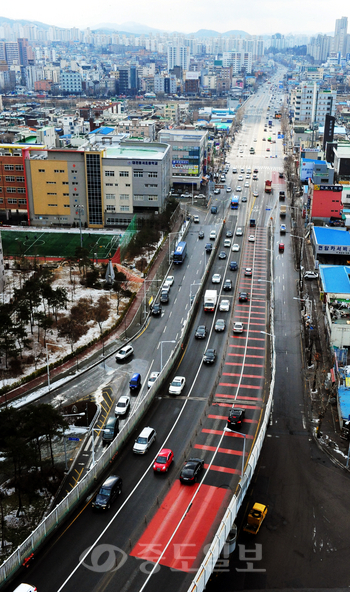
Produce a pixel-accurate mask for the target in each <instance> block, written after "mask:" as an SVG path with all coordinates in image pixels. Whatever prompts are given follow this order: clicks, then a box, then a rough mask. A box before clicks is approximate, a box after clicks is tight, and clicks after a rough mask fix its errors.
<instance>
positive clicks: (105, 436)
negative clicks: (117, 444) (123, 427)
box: [102, 417, 119, 444]
mask: <svg viewBox="0 0 350 592" xmlns="http://www.w3.org/2000/svg"><path fill="white" fill-rule="evenodd" d="M118 432H119V417H109V418H108V419H107V421H106V424H105V426H104V428H103V430H102V442H103V444H110V443H111V442H113V440H114V438H115V437H116V435H117V434H118Z"/></svg>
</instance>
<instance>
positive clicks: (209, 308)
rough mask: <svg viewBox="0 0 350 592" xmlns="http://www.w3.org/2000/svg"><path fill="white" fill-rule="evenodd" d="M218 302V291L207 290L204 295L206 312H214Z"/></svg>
mask: <svg viewBox="0 0 350 592" xmlns="http://www.w3.org/2000/svg"><path fill="white" fill-rule="evenodd" d="M217 301H218V293H217V290H206V292H205V294H204V312H214V310H215V307H216V303H217Z"/></svg>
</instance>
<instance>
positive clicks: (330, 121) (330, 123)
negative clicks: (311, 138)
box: [323, 113, 335, 150]
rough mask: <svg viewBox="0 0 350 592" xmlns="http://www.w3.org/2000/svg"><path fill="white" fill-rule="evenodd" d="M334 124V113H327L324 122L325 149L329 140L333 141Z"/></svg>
mask: <svg viewBox="0 0 350 592" xmlns="http://www.w3.org/2000/svg"><path fill="white" fill-rule="evenodd" d="M334 126H335V117H333V116H332V115H328V113H327V115H326V118H325V123H324V134H323V150H324V149H325V147H326V144H327V142H333V138H334Z"/></svg>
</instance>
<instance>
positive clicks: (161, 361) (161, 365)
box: [160, 340, 176, 371]
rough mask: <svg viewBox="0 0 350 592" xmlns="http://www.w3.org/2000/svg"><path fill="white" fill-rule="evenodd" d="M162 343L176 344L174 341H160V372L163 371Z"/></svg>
mask: <svg viewBox="0 0 350 592" xmlns="http://www.w3.org/2000/svg"><path fill="white" fill-rule="evenodd" d="M163 343H176V341H174V340H173V341H161V342H160V371H162V370H163Z"/></svg>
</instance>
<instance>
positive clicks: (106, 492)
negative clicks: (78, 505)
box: [98, 487, 110, 497]
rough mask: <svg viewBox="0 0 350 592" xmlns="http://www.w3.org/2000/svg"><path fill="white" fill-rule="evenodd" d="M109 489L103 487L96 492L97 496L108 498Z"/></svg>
mask: <svg viewBox="0 0 350 592" xmlns="http://www.w3.org/2000/svg"><path fill="white" fill-rule="evenodd" d="M109 492H110V490H109V489H105V488H104V487H101V489H100V491H99V492H98V493H99V495H103V496H104V497H108V496H109Z"/></svg>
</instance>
